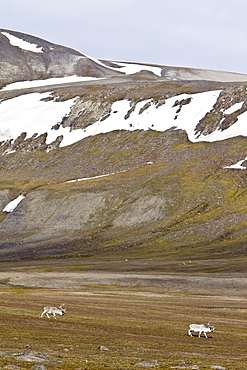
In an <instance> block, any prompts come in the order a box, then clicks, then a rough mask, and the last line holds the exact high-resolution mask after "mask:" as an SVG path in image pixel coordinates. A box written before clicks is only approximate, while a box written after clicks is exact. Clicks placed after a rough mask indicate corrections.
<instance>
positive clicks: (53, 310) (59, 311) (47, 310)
mask: <svg viewBox="0 0 247 370" xmlns="http://www.w3.org/2000/svg"><path fill="white" fill-rule="evenodd" d="M65 313H66V308H64V304H61V305H60V306H59V308H57V307H51V306H47V307H44V311H43V312H42V314H41V316H40V317H43V315H44V314H46V316H47V317H48V319H50V316H49V314H50V315H53V317H54V319H56V315H65Z"/></svg>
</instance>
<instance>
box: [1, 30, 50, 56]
mask: <svg viewBox="0 0 247 370" xmlns="http://www.w3.org/2000/svg"><path fill="white" fill-rule="evenodd" d="M1 33H2V35H4V36H6V37H7V38H8V40H9V42H10V44H11V45H12V46H18V47H19V48H20V49H22V50H27V51H32V52H33V53H43V50H42V47H39V46H38V45H37V44H31V43H29V42H27V41H24V40H22V39H20V38H19V37H16V36H13V35H11V34H10V33H8V32H1Z"/></svg>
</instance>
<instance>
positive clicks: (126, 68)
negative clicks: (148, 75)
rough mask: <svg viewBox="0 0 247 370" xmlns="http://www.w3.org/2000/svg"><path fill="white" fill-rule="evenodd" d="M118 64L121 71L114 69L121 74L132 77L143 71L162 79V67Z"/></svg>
mask: <svg viewBox="0 0 247 370" xmlns="http://www.w3.org/2000/svg"><path fill="white" fill-rule="evenodd" d="M114 63H115V62H114ZM116 64H117V65H118V66H119V67H120V69H119V68H114V69H115V70H119V72H124V73H125V74H126V75H131V74H133V73H138V72H141V71H150V72H153V73H154V74H156V75H157V76H159V77H160V76H161V72H162V68H160V67H153V66H146V65H143V64H136V63H119V62H116Z"/></svg>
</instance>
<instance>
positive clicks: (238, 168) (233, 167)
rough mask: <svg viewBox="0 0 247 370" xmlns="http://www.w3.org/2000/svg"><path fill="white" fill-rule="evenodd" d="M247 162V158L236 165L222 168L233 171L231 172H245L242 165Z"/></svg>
mask: <svg viewBox="0 0 247 370" xmlns="http://www.w3.org/2000/svg"><path fill="white" fill-rule="evenodd" d="M246 160H247V157H246V158H245V159H243V160H242V161H239V162H238V163H235V164H232V165H231V166H225V167H223V168H228V169H233V170H246V167H245V166H242V164H243V163H244V162H245V161H246Z"/></svg>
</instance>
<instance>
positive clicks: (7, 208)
mask: <svg viewBox="0 0 247 370" xmlns="http://www.w3.org/2000/svg"><path fill="white" fill-rule="evenodd" d="M24 198H25V195H23V194H20V195H19V196H18V197H17V198H16V199H14V200H12V201H11V202H9V203H8V204H7V205H6V206H5V207H4V209H3V210H2V212H8V213H9V212H13V211H14V209H15V208H16V207H17V206H18V204H19V203H20V202H21V201H22V200H23V199H24Z"/></svg>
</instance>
